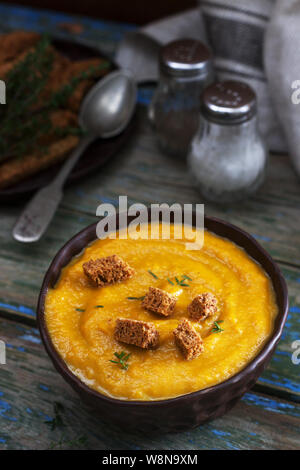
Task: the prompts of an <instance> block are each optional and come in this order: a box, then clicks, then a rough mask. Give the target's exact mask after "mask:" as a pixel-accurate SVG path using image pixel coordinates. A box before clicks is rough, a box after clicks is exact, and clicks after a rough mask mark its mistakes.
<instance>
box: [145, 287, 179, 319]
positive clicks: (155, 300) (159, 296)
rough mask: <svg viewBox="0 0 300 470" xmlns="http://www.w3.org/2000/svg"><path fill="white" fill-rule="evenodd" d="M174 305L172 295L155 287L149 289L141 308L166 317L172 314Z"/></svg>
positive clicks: (174, 300) (174, 301)
mask: <svg viewBox="0 0 300 470" xmlns="http://www.w3.org/2000/svg"><path fill="white" fill-rule="evenodd" d="M175 304H176V299H175V297H174V296H173V295H170V294H168V292H165V291H163V290H162V289H158V288H157V287H149V290H148V292H147V294H146V295H145V297H144V300H143V302H142V307H143V308H145V309H146V310H149V311H150V312H154V313H158V314H159V315H163V316H164V317H168V316H169V315H171V314H172V313H173V312H174V308H175Z"/></svg>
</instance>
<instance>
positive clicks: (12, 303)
mask: <svg viewBox="0 0 300 470" xmlns="http://www.w3.org/2000/svg"><path fill="white" fill-rule="evenodd" d="M65 22H75V23H78V22H80V23H81V24H82V25H83V26H84V31H83V32H82V33H81V35H80V36H78V35H77V36H76V39H79V38H80V39H82V40H84V41H87V42H89V43H91V44H96V45H99V46H101V48H102V49H103V50H104V51H106V52H107V53H108V54H113V52H114V50H115V46H116V43H117V41H118V40H119V39H120V38H121V37H122V35H123V33H124V32H126V31H127V30H130V29H132V28H133V26H132V25H123V24H112V23H103V22H101V21H94V20H89V19H86V18H80V19H78V18H75V19H74V18H73V19H72V17H70V16H68V15H62V14H54V13H51V12H46V13H45V12H38V11H33V10H26V9H23V8H22V9H21V8H20V9H19V8H13V7H4V6H1V5H0V28H1V30H3V31H5V30H7V29H9V28H25V29H31V30H37V31H43V30H47V31H50V32H51V33H53V34H56V35H59V36H63V37H70V36H71V34H70V33H67V32H62V31H61V29H60V28H59V25H60V24H61V23H65ZM147 99H148V91H147V90H146V89H143V90H141V91H140V95H139V101H140V106H139V110H138V128H137V130H136V132H135V134H134V136H133V137H132V138H131V140H130V142H128V144H127V145H126V147H125V148H124V149H123V150H122V151H121V152H120V154H119V155H117V156H116V157H115V158H114V159H113V161H111V162H110V163H109V164H108V165H107V166H106V167H105V168H104V169H102V170H100V171H99V172H98V173H97V174H95V175H94V176H91V177H89V178H86V179H84V180H82V181H81V182H80V183H78V184H75V185H73V186H71V187H69V188H68V189H67V190H66V192H65V196H64V199H63V202H62V204H61V206H60V208H59V210H58V212H57V214H56V216H55V219H54V221H53V223H52V224H51V226H50V228H49V230H48V232H47V234H46V236H45V237H44V238H43V240H42V241H40V242H39V243H37V244H33V245H22V244H19V243H17V242H15V241H13V239H12V237H11V230H12V227H13V224H14V222H15V220H16V217H17V216H18V214H19V213H20V211H21V209H22V205H19V206H8V205H6V206H1V207H0V214H1V223H0V264H1V270H0V339H2V340H4V341H5V342H6V346H7V364H6V365H5V366H3V365H2V366H0V449H49V448H63V449H69V448H76V449H122V450H124V449H295V448H299V447H300V445H299V444H300V442H299V437H300V433H299V431H300V428H299V424H300V405H299V397H300V386H299V372H300V365H296V364H293V363H292V360H291V355H292V352H293V349H292V343H293V341H295V340H297V339H300V332H299V326H300V293H299V287H300V251H299V250H300V185H299V180H298V179H297V177H296V176H295V173H294V171H293V169H292V168H291V166H290V161H289V158H288V156H286V155H272V156H271V160H270V166H269V171H268V175H267V179H266V182H265V184H264V186H263V188H262V189H261V190H260V191H259V192H258V194H257V195H256V196H255V197H254V198H252V199H249V200H248V201H246V202H245V203H243V204H238V205H237V206H236V207H230V208H227V209H226V208H220V207H217V206H214V205H212V204H206V205H205V212H206V214H208V215H213V216H218V217H221V218H223V219H225V220H228V221H230V222H232V223H234V224H237V225H238V226H240V227H242V228H244V229H245V230H247V231H248V232H250V233H251V234H252V235H254V236H255V237H256V238H257V240H259V242H260V243H261V244H262V245H263V246H264V247H265V248H266V249H267V250H268V251H269V253H271V255H272V256H273V257H274V258H275V259H276V261H277V262H278V263H279V265H280V267H281V269H282V272H283V274H284V276H285V278H286V280H287V283H288V287H289V295H290V312H289V317H288V321H287V324H286V327H285V330H284V334H283V337H282V339H281V341H280V343H279V346H278V347H277V350H276V353H275V355H274V357H273V359H272V361H271V363H270V365H269V367H268V368H267V370H266V371H265V372H264V374H263V375H262V376H261V377H260V378H259V380H258V382H257V384H256V385H255V386H254V387H253V389H252V390H251V391H250V392H249V393H247V394H246V395H245V396H244V397H243V399H242V400H241V401H240V402H239V403H238V405H237V406H235V408H234V409H233V410H232V411H231V412H230V413H228V414H227V415H225V416H223V417H222V418H220V419H217V420H215V421H214V422H211V423H208V424H206V425H204V426H201V427H199V428H197V429H195V430H193V431H191V432H185V433H180V434H175V435H163V436H158V437H157V436H156V437H147V436H135V435H131V434H128V433H124V432H120V431H119V430H118V429H115V428H114V427H113V426H108V425H106V424H103V423H102V422H101V421H99V419H96V418H95V417H94V416H93V413H91V412H90V411H89V410H88V409H87V408H86V407H85V406H83V405H82V403H81V402H80V400H79V398H78V397H77V395H76V394H75V393H74V392H73V391H72V390H71V388H70V387H69V386H68V385H67V384H66V383H65V382H64V381H63V379H62V378H61V377H60V376H59V375H58V374H57V372H56V371H55V370H54V368H53V366H52V364H51V362H50V360H49V358H48V356H47V354H46V352H45V350H44V347H43V345H42V344H41V340H40V336H39V333H38V330H37V328H36V319H35V307H36V302H37V296H38V293H39V289H40V285H41V282H42V279H43V276H44V274H45V271H46V269H47V267H48V266H49V263H50V261H51V260H52V258H53V256H54V255H55V253H56V252H57V250H58V249H59V248H60V247H61V246H62V244H63V243H65V242H66V241H67V240H68V239H69V238H70V237H71V236H72V235H74V234H75V233H76V232H78V231H79V230H81V229H82V228H84V227H85V226H87V225H88V224H90V223H92V222H94V221H96V220H97V219H96V217H95V211H96V207H97V205H98V204H100V202H112V203H114V204H116V205H117V203H118V196H119V195H128V200H129V203H132V202H136V201H139V202H143V203H146V204H149V203H151V202H167V203H173V202H180V203H201V202H202V200H201V198H200V196H199V193H198V192H197V190H196V189H194V188H193V186H192V184H191V180H190V177H189V175H188V174H187V171H186V168H185V165H184V163H183V162H180V161H175V160H173V159H170V158H168V157H166V156H164V155H163V154H161V153H160V152H159V150H158V149H157V148H156V146H155V141H154V138H153V135H152V132H151V130H150V129H149V126H148V124H147V120H146V113H145V110H146V108H145V106H144V104H145V103H146V102H147ZM57 410H58V415H59V416H60V417H61V420H60V419H57ZM61 421H62V422H61Z"/></svg>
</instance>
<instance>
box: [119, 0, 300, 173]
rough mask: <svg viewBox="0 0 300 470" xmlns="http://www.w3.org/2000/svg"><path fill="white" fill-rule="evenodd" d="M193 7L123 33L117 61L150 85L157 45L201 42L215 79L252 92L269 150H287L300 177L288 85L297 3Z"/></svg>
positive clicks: (231, 1) (294, 64) (298, 35)
mask: <svg viewBox="0 0 300 470" xmlns="http://www.w3.org/2000/svg"><path fill="white" fill-rule="evenodd" d="M199 4H200V8H199V9H192V10H188V11H186V12H183V13H181V14H179V15H174V16H171V17H168V18H166V19H163V20H161V21H158V22H155V23H152V24H149V25H147V26H145V27H143V28H141V29H139V30H138V31H137V32H133V33H129V34H128V35H127V36H126V37H125V39H124V40H123V41H122V42H121V44H120V46H119V49H118V51H117V54H116V61H117V63H118V64H119V65H120V66H121V67H125V68H129V69H130V70H131V71H132V73H133V74H134V75H135V77H136V80H137V81H138V82H145V81H153V80H157V79H158V62H157V58H158V51H159V48H160V46H161V45H163V44H166V43H167V42H169V41H172V40H174V39H178V38H183V37H190V38H195V39H199V40H201V41H203V42H206V43H207V44H208V45H209V46H210V47H211V49H212V50H213V53H214V57H215V59H214V62H215V68H216V72H217V76H218V78H219V79H220V80H224V79H235V80H242V81H245V82H247V83H249V84H250V85H251V86H252V87H253V88H254V89H255V91H256V93H257V97H258V122H259V128H260V131H261V133H262V134H263V136H264V137H265V140H266V142H267V144H268V146H269V148H270V149H271V150H272V151H277V152H284V151H287V150H289V152H290V155H291V157H292V161H293V163H294V167H295V169H296V171H297V172H298V174H299V175H300V104H299V105H298V106H299V112H298V106H297V105H296V104H293V101H292V99H291V96H292V92H293V89H292V84H293V82H295V80H300V61H299V59H298V51H299V50H300V0H284V1H282V0H277V1H275V0H252V1H251V2H249V0H239V1H236V0H199ZM299 87H300V82H299ZM299 97H300V93H299Z"/></svg>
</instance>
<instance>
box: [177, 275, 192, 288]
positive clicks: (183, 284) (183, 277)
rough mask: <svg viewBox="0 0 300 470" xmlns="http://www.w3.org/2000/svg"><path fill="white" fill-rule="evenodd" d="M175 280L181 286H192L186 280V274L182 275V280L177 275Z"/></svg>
mask: <svg viewBox="0 0 300 470" xmlns="http://www.w3.org/2000/svg"><path fill="white" fill-rule="evenodd" d="M175 281H176V283H177V284H178V285H179V286H181V287H190V285H189V284H187V283H186V282H185V281H186V276H181V279H180V280H179V279H178V277H176V276H175Z"/></svg>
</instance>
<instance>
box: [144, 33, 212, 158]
mask: <svg viewBox="0 0 300 470" xmlns="http://www.w3.org/2000/svg"><path fill="white" fill-rule="evenodd" d="M212 81H213V66H212V55H211V52H210V50H209V49H208V47H206V46H205V45H204V44H202V43H201V42H199V41H196V40H194V39H181V40H177V41H172V42H171V43H169V44H167V45H166V46H164V47H163V48H162V49H161V53H160V81H159V84H158V87H157V89H156V91H155V93H154V96H153V99H152V102H151V104H150V107H149V118H150V121H151V122H152V124H153V126H154V129H155V131H156V134H157V138H158V142H159V144H160V146H161V148H162V149H163V151H165V152H166V153H169V154H171V155H176V156H182V157H183V156H186V155H187V153H188V150H189V146H190V143H191V140H192V138H193V136H194V134H195V132H196V131H197V129H198V125H199V111H200V97H201V93H202V92H203V90H204V88H205V87H206V86H207V85H208V84H210V83H212Z"/></svg>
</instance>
